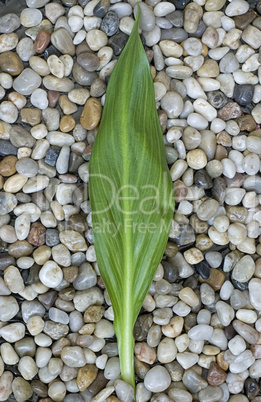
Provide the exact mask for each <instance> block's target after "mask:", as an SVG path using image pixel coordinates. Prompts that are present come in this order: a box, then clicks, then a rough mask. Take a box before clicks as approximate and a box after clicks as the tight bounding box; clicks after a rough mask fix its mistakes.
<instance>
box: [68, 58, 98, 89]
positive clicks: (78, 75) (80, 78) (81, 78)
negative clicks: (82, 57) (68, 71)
mask: <svg viewBox="0 0 261 402" xmlns="http://www.w3.org/2000/svg"><path fill="white" fill-rule="evenodd" d="M72 74H73V78H74V79H75V81H76V82H77V84H79V85H82V86H84V87H86V86H89V85H91V84H92V83H93V81H94V80H95V79H96V78H98V75H97V73H96V72H90V71H86V70H84V68H83V67H82V66H80V64H79V63H77V62H75V63H74V65H73V69H72Z"/></svg>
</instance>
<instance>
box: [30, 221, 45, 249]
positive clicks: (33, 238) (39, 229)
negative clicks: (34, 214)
mask: <svg viewBox="0 0 261 402" xmlns="http://www.w3.org/2000/svg"><path fill="white" fill-rule="evenodd" d="M45 234H46V228H45V227H44V225H42V223H41V222H34V223H32V225H31V229H30V232H29V235H28V237H27V241H28V242H29V243H30V244H32V245H33V246H42V245H43V244H44V243H45Z"/></svg>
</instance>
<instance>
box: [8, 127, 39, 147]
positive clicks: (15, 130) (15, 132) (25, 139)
mask: <svg viewBox="0 0 261 402" xmlns="http://www.w3.org/2000/svg"><path fill="white" fill-rule="evenodd" d="M10 141H11V143H12V144H13V145H14V146H15V147H28V148H32V147H33V146H34V144H35V138H34V137H33V136H32V135H31V134H30V133H29V132H28V131H27V130H25V129H24V128H23V127H21V126H18V125H13V126H12V128H11V130H10Z"/></svg>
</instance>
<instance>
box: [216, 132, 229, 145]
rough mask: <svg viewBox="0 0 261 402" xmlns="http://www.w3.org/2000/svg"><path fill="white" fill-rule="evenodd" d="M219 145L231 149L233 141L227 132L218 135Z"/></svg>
mask: <svg viewBox="0 0 261 402" xmlns="http://www.w3.org/2000/svg"><path fill="white" fill-rule="evenodd" d="M217 144H221V145H223V146H224V147H231V146H232V140H231V137H230V135H229V134H228V133H227V132H226V131H221V132H220V133H218V135H217Z"/></svg>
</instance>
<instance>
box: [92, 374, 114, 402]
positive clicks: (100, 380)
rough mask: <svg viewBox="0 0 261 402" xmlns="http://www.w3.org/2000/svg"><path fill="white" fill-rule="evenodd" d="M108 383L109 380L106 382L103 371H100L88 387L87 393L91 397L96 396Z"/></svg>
mask: <svg viewBox="0 0 261 402" xmlns="http://www.w3.org/2000/svg"><path fill="white" fill-rule="evenodd" d="M108 381H109V380H107V378H105V377H104V371H101V370H100V371H99V372H98V375H97V377H96V378H95V380H94V381H93V382H92V383H91V385H90V386H89V387H88V392H89V393H90V394H91V395H93V396H94V395H97V393H98V392H100V391H101V390H102V389H103V388H105V387H106V384H107V383H108ZM107 400H108V399H106V401H107Z"/></svg>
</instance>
